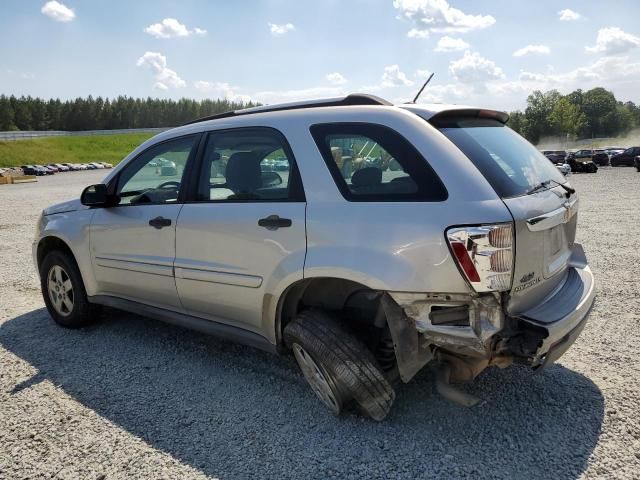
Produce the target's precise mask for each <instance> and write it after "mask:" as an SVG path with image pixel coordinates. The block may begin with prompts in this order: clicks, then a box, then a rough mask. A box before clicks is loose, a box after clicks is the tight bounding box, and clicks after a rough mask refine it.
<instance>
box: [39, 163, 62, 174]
mask: <svg viewBox="0 0 640 480" xmlns="http://www.w3.org/2000/svg"><path fill="white" fill-rule="evenodd" d="M36 167H39V168H42V169H43V170H44V171H45V172H46V174H47V175H53V174H54V173H57V172H56V170H55V169H53V168H49V167H45V166H44V165H36Z"/></svg>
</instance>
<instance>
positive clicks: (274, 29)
mask: <svg viewBox="0 0 640 480" xmlns="http://www.w3.org/2000/svg"><path fill="white" fill-rule="evenodd" d="M295 28H296V27H295V25H294V24H293V23H283V24H281V25H278V24H276V23H270V24H269V29H270V30H271V34H272V35H284V34H285V33H289V32H290V31H291V30H295Z"/></svg>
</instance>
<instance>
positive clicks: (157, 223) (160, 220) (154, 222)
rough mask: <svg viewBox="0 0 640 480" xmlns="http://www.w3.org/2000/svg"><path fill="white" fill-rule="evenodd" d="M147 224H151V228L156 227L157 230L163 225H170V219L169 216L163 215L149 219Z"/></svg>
mask: <svg viewBox="0 0 640 480" xmlns="http://www.w3.org/2000/svg"><path fill="white" fill-rule="evenodd" d="M149 225H151V226H152V227H153V228H157V229H158V230H159V229H161V228H163V227H169V226H171V219H170V218H164V217H156V218H152V219H151V220H149Z"/></svg>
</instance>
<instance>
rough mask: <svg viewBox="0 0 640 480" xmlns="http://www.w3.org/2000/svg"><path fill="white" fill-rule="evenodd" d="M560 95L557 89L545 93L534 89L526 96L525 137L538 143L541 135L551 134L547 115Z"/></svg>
mask: <svg viewBox="0 0 640 480" xmlns="http://www.w3.org/2000/svg"><path fill="white" fill-rule="evenodd" d="M561 97H562V95H560V93H559V92H558V91H557V90H550V91H548V92H546V93H543V92H541V91H540V90H535V91H534V92H533V93H532V94H531V95H529V96H528V97H527V108H526V109H525V111H524V113H525V116H526V125H525V128H524V134H525V136H526V137H527V139H529V140H530V141H532V142H533V143H538V141H540V138H541V137H543V136H545V135H551V134H552V129H551V125H550V123H549V115H550V114H551V112H552V111H553V107H554V106H555V104H556V103H557V102H558V100H560V98H561Z"/></svg>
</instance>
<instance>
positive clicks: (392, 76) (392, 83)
mask: <svg viewBox="0 0 640 480" xmlns="http://www.w3.org/2000/svg"><path fill="white" fill-rule="evenodd" d="M409 85H413V81H412V80H409V79H408V78H407V76H406V75H405V74H404V73H403V72H401V71H400V67H399V66H398V65H389V66H387V67H384V73H383V74H382V86H383V87H408V86H409Z"/></svg>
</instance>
